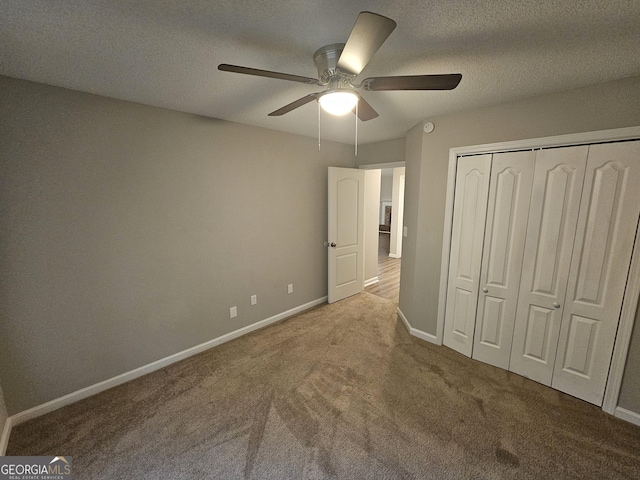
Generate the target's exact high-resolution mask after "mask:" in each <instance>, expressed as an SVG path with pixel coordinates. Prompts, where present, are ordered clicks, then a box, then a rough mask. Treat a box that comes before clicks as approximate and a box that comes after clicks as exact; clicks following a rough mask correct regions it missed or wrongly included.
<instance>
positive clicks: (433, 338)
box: [398, 307, 440, 345]
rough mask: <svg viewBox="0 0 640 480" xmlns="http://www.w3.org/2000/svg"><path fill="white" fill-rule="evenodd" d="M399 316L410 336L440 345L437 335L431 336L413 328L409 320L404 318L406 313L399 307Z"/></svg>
mask: <svg viewBox="0 0 640 480" xmlns="http://www.w3.org/2000/svg"><path fill="white" fill-rule="evenodd" d="M398 315H399V316H400V319H402V323H404V326H405V327H406V329H407V330H408V331H409V334H410V335H413V336H414V337H418V338H421V339H422V340H426V341H427V342H430V343H435V344H436V345H440V342H438V339H437V338H436V336H435V335H431V334H430V333H427V332H423V331H422V330H418V329H417V328H413V327H412V326H411V324H410V323H409V320H407V317H405V316H404V313H402V310H400V308H399V307H398Z"/></svg>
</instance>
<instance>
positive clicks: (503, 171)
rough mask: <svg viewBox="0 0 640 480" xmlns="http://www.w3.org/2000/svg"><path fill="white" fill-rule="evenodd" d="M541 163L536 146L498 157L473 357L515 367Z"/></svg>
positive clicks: (486, 239)
mask: <svg viewBox="0 0 640 480" xmlns="http://www.w3.org/2000/svg"><path fill="white" fill-rule="evenodd" d="M534 165H535V153H534V152H532V151H525V152H509V153H499V154H495V155H494V156H493V163H492V167H491V180H490V187H489V202H488V207H487V221H486V229H485V236H484V251H483V254H482V269H481V273H480V288H481V291H480V294H479V297H478V316H477V320H476V331H475V338H474V345H473V358H475V359H477V360H480V361H482V362H485V363H489V364H491V365H495V366H497V367H501V368H505V369H506V368H508V367H509V357H510V355H511V341H512V338H513V327H514V320H515V313H516V305H517V301H518V289H519V286H520V277H521V268H522V256H523V254H524V242H525V232H526V228H527V218H528V214H529V202H530V199H531V187H532V182H533V172H534Z"/></svg>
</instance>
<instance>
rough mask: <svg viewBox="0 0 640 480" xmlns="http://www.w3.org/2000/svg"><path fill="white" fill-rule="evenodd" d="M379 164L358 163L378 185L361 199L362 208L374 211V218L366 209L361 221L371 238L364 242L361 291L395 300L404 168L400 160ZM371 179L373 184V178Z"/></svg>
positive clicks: (397, 298)
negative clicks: (374, 178)
mask: <svg viewBox="0 0 640 480" xmlns="http://www.w3.org/2000/svg"><path fill="white" fill-rule="evenodd" d="M380 167H382V166H376V165H370V166H361V167H360V168H364V169H367V170H368V173H370V174H373V175H372V176H377V178H378V179H379V185H380V187H379V189H378V192H376V193H375V194H374V193H372V194H370V195H368V196H367V197H366V199H365V202H367V203H368V204H367V205H365V209H366V210H367V211H369V212H375V213H376V215H375V217H376V218H373V217H374V214H373V213H370V214H369V215H368V216H367V220H368V222H367V221H365V225H367V223H368V226H367V227H366V228H367V229H368V237H367V238H369V239H375V240H374V241H371V240H370V241H369V243H366V242H365V258H366V260H365V262H368V263H369V265H365V270H366V271H367V272H368V275H365V291H367V292H369V293H372V294H374V295H378V296H380V297H383V298H386V299H388V300H392V301H394V302H396V303H397V302H398V300H399V295H400V275H401V257H402V239H403V214H404V179H405V169H404V162H402V163H400V164H391V165H384V167H383V168H380ZM367 178H369V177H367ZM373 183H374V185H377V182H373ZM374 204H375V205H374ZM373 223H375V226H374V225H372V224H373ZM376 240H377V241H376ZM376 244H377V245H376Z"/></svg>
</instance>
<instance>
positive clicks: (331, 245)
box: [324, 240, 337, 248]
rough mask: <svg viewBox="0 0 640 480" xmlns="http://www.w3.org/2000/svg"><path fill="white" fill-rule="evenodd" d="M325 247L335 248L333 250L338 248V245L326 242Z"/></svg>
mask: <svg viewBox="0 0 640 480" xmlns="http://www.w3.org/2000/svg"><path fill="white" fill-rule="evenodd" d="M324 246H325V247H333V248H336V246H337V245H336V244H335V243H334V242H331V243H329V242H327V241H326V240H325V242H324Z"/></svg>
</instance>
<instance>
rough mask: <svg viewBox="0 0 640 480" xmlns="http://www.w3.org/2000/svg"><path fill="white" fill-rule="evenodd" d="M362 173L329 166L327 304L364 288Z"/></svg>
mask: <svg viewBox="0 0 640 480" xmlns="http://www.w3.org/2000/svg"><path fill="white" fill-rule="evenodd" d="M364 175H365V173H364V170H359V169H355V168H337V167H329V225H328V231H329V239H328V249H329V255H328V257H329V287H328V301H329V303H333V302H337V301H338V300H342V299H343V298H346V297H349V296H351V295H355V294H356V293H360V292H361V291H362V289H363V286H364V261H363V260H364Z"/></svg>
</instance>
